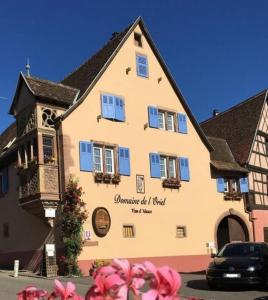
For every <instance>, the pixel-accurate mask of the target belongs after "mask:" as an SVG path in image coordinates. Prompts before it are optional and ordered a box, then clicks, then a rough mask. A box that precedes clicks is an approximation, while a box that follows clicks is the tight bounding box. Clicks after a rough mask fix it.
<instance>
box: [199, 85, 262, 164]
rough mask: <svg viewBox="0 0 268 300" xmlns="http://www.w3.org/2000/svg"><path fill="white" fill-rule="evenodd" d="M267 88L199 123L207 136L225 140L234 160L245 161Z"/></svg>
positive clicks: (242, 162)
mask: <svg viewBox="0 0 268 300" xmlns="http://www.w3.org/2000/svg"><path fill="white" fill-rule="evenodd" d="M266 93H267V90H265V91H263V92H261V93H259V94H257V95H256V96H253V97H251V98H249V99H247V100H245V101H243V102H241V103H240V104H238V105H236V106H233V107H231V108H230V109H228V110H226V111H225V112H222V113H220V114H218V115H217V116H215V117H213V118H210V119H208V120H206V121H204V122H202V123H201V124H200V126H201V128H202V129H203V131H204V132H205V134H206V135H207V136H213V137H218V138H223V139H225V140H226V141H227V143H228V145H229V146H230V148H231V151H232V153H233V155H234V157H235V160H236V161H237V162H238V163H239V164H244V163H247V161H248V158H249V154H250V150H251V146H252V143H253V141H254V137H255V133H256V130H257V126H258V123H259V120H260V116H261V112H262V108H263V104H264V101H265V99H266Z"/></svg>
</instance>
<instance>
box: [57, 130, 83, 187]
mask: <svg viewBox="0 0 268 300" xmlns="http://www.w3.org/2000/svg"><path fill="white" fill-rule="evenodd" d="M59 143H60V149H59V153H60V172H61V187H64V186H65V182H66V180H67V181H68V180H69V177H70V175H71V174H70V167H72V166H74V159H73V157H72V155H71V153H72V149H73V148H75V146H74V145H73V144H72V143H71V138H70V136H69V135H61V136H60V138H59ZM78 159H79V153H77V160H78Z"/></svg>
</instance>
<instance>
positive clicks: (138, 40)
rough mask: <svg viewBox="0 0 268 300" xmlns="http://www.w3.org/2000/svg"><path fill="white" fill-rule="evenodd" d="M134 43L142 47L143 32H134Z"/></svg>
mask: <svg viewBox="0 0 268 300" xmlns="http://www.w3.org/2000/svg"><path fill="white" fill-rule="evenodd" d="M134 43H135V46H138V47H142V41H141V34H140V33H137V32H134Z"/></svg>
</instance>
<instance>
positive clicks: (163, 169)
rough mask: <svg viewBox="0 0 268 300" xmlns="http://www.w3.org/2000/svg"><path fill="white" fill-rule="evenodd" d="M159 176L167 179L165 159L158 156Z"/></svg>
mask: <svg viewBox="0 0 268 300" xmlns="http://www.w3.org/2000/svg"><path fill="white" fill-rule="evenodd" d="M160 176H161V178H167V158H166V157H164V156H160Z"/></svg>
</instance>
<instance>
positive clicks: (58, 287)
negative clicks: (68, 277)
mask: <svg viewBox="0 0 268 300" xmlns="http://www.w3.org/2000/svg"><path fill="white" fill-rule="evenodd" d="M75 288H76V287H75V285H74V284H73V283H72V282H70V281H69V282H67V285H66V288H65V287H64V285H63V284H62V283H61V282H60V281H59V280H57V279H55V281H54V292H52V293H51V294H50V295H49V297H48V300H54V299H56V298H57V297H60V299H61V300H67V299H72V300H83V299H84V298H83V297H81V296H79V295H78V294H76V292H75Z"/></svg>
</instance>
